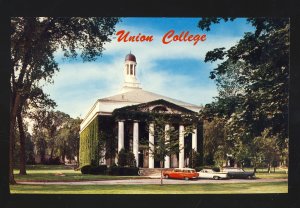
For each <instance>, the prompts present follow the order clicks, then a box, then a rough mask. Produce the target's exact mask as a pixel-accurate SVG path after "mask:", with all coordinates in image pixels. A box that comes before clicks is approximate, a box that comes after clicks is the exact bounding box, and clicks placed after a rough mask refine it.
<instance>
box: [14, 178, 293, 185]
mask: <svg viewBox="0 0 300 208" xmlns="http://www.w3.org/2000/svg"><path fill="white" fill-rule="evenodd" d="M287 181H288V179H250V180H247V179H230V180H207V179H198V180H188V181H185V180H176V179H164V180H163V183H164V184H208V183H257V182H287ZM18 184H31V185H138V184H160V179H158V178H153V179H126V180H105V181H76V182H28V181H27V182H18Z"/></svg>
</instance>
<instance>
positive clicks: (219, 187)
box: [10, 182, 288, 194]
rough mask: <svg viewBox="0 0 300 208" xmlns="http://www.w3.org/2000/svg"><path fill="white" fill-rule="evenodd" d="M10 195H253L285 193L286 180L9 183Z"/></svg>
mask: <svg viewBox="0 0 300 208" xmlns="http://www.w3.org/2000/svg"><path fill="white" fill-rule="evenodd" d="M10 188H11V193H13V194H27V193H30V194H252V193H253V194H256V193H287V192H288V184H287V182H276V183H273V182H266V183H251V184H249V183H233V184H180V185H163V186H160V185H158V184H157V185H11V186H10Z"/></svg>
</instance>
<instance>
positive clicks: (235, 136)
mask: <svg viewBox="0 0 300 208" xmlns="http://www.w3.org/2000/svg"><path fill="white" fill-rule="evenodd" d="M222 20H224V21H225V22H226V21H233V20H234V18H203V19H201V20H200V21H199V27H200V28H201V29H202V30H207V31H208V30H210V25H211V24H213V23H214V24H217V23H219V22H220V21H222ZM247 21H248V23H250V24H252V26H253V27H254V32H247V33H245V35H244V37H243V38H242V39H241V40H240V41H239V42H238V43H237V44H236V45H235V46H233V47H231V48H229V49H228V50H225V48H216V49H214V50H212V51H209V52H207V54H206V57H205V62H215V61H217V60H221V61H222V62H221V63H220V64H218V66H217V67H216V68H215V69H214V70H213V71H212V72H211V75H210V78H211V79H215V80H216V82H217V85H218V90H219V96H218V97H217V99H216V101H215V102H213V103H212V104H210V105H207V106H205V109H204V111H203V114H204V115H205V117H207V118H210V119H212V118H213V117H214V116H216V117H219V118H223V119H225V120H226V125H225V128H226V132H227V135H228V137H227V140H229V141H230V143H232V150H233V151H234V154H235V155H236V158H237V160H241V161H242V160H244V158H245V157H252V158H255V156H253V153H251V152H249V151H253V148H252V147H251V145H253V139H254V138H256V137H259V136H261V135H262V132H264V130H265V129H269V131H270V134H271V135H277V137H278V143H279V146H280V147H281V148H280V149H284V148H283V147H284V146H286V145H285V141H286V140H287V138H288V120H287V119H288V80H289V45H290V43H289V28H290V23H289V19H287V18H248V19H247ZM273 139H274V138H273ZM251 155H252V156H251Z"/></svg>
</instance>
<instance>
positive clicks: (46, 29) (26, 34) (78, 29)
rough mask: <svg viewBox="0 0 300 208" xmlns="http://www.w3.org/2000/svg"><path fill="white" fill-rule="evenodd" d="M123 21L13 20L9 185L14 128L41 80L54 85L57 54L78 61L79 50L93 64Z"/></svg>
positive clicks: (100, 19)
mask: <svg viewBox="0 0 300 208" xmlns="http://www.w3.org/2000/svg"><path fill="white" fill-rule="evenodd" d="M118 21H119V18H114V17H89V18H80V17H12V18H11V60H12V68H11V69H10V71H11V89H10V90H11V92H10V94H11V97H10V106H11V108H10V148H9V153H10V154H9V158H10V162H9V182H10V183H11V184H14V183H15V180H14V176H13V147H14V143H15V132H14V128H15V125H16V118H17V115H18V112H21V111H22V109H23V105H24V103H26V101H27V100H28V99H30V96H31V95H32V93H31V92H32V91H34V89H35V88H37V89H39V90H41V85H40V81H41V80H43V81H44V82H51V78H52V76H53V74H54V73H55V71H58V65H57V63H56V62H55V58H54V55H53V54H54V52H55V51H57V50H58V49H61V50H62V51H63V52H64V56H65V57H70V58H75V57H77V54H78V52H79V51H81V57H82V59H83V61H93V60H95V59H96V57H97V56H100V55H101V54H102V51H103V50H104V43H105V42H109V41H111V40H110V38H109V36H110V35H112V34H113V33H114V31H115V29H114V27H115V25H116V23H117V22H118Z"/></svg>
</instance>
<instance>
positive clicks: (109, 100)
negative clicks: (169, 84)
mask: <svg viewBox="0 0 300 208" xmlns="http://www.w3.org/2000/svg"><path fill="white" fill-rule="evenodd" d="M155 100H166V101H168V102H171V103H174V104H176V105H178V106H181V107H183V108H186V109H188V110H191V111H193V112H199V111H200V110H201V107H200V106H197V105H194V104H190V103H186V102H183V101H180V100H176V99H173V98H169V97H166V96H163V95H159V94H156V93H153V92H149V91H146V90H143V89H141V88H136V89H132V90H130V91H126V92H123V93H120V94H117V95H113V96H110V97H106V98H102V99H98V100H97V101H96V103H95V104H94V106H93V107H92V108H91V110H90V111H89V112H88V113H87V115H86V117H85V118H84V119H83V122H82V123H81V125H80V129H81V131H82V130H83V129H84V128H85V127H86V126H87V125H88V124H89V123H90V121H92V120H93V119H94V117H95V116H96V115H99V114H102V115H111V113H112V112H113V111H114V110H115V109H118V108H122V107H125V106H131V105H137V104H141V103H147V102H151V101H155Z"/></svg>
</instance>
